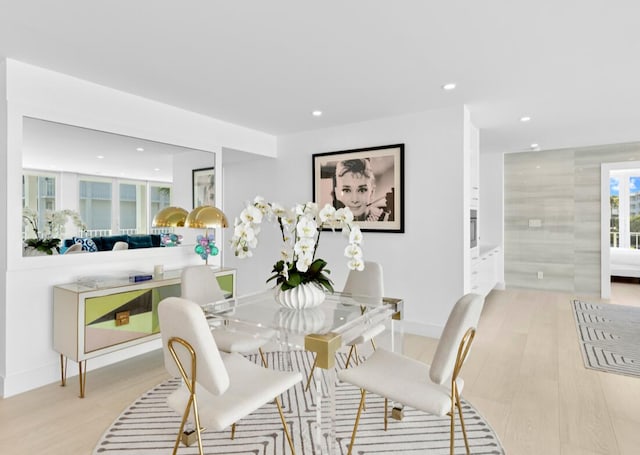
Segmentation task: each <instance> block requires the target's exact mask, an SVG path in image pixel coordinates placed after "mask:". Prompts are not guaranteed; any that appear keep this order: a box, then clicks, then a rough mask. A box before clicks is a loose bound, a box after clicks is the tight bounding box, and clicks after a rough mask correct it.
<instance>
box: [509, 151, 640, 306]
mask: <svg viewBox="0 0 640 455" xmlns="http://www.w3.org/2000/svg"><path fill="white" fill-rule="evenodd" d="M629 160H640V143H630V144H615V145H604V146H597V147H584V148H576V149H562V150H549V151H544V152H527V153H513V154H505V158H504V256H505V258H504V260H505V282H506V285H507V286H508V287H521V288H532V289H544V290H554V291H567V292H576V293H585V294H599V293H600V165H601V163H612V162H623V161H629ZM530 220H540V222H541V226H540V227H535V226H530V223H529V221H530ZM534 224H535V221H534ZM538 272H542V273H543V279H541V280H539V279H538V278H537V273H538Z"/></svg>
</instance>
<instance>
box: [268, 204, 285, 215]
mask: <svg viewBox="0 0 640 455" xmlns="http://www.w3.org/2000/svg"><path fill="white" fill-rule="evenodd" d="M271 211H272V212H273V214H274V215H275V216H276V217H278V218H283V217H285V216H287V210H286V209H285V208H284V207H283V206H281V205H280V204H278V203H273V204H271Z"/></svg>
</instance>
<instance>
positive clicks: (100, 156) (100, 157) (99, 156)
mask: <svg viewBox="0 0 640 455" xmlns="http://www.w3.org/2000/svg"><path fill="white" fill-rule="evenodd" d="M96 158H98V159H99V160H101V159H102V158H104V155H98V156H96Z"/></svg>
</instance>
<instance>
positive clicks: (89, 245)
mask: <svg viewBox="0 0 640 455" xmlns="http://www.w3.org/2000/svg"><path fill="white" fill-rule="evenodd" d="M71 240H73V243H79V244H81V245H82V249H83V250H84V251H90V252H94V251H98V247H97V246H96V244H95V243H94V242H93V240H91V239H89V238H86V237H72V239H71Z"/></svg>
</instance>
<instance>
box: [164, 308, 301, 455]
mask: <svg viewBox="0 0 640 455" xmlns="http://www.w3.org/2000/svg"><path fill="white" fill-rule="evenodd" d="M158 318H159V322H160V332H161V334H162V347H163V351H164V364H165V367H166V368H167V370H168V371H169V373H170V374H172V375H173V376H175V377H182V384H181V386H180V387H179V388H178V389H177V390H176V391H175V392H173V393H172V394H171V395H169V397H168V398H167V403H168V405H169V406H170V407H171V408H173V409H174V410H175V411H176V412H178V413H180V414H182V422H181V424H180V429H179V430H178V437H177V438H176V442H175V445H174V448H173V454H174V455H175V454H176V452H177V450H178V446H179V444H180V439H181V435H182V433H183V431H184V427H185V423H186V422H187V420H189V421H190V422H191V423H192V424H193V425H194V427H195V431H196V436H197V441H198V449H199V453H200V455H203V454H204V452H203V448H202V436H201V430H203V429H205V428H206V429H211V430H214V431H220V430H223V429H225V428H227V427H229V426H230V425H231V427H232V438H233V433H234V431H235V422H237V421H238V420H240V419H241V418H243V417H246V416H247V415H249V414H251V413H253V412H254V411H255V410H257V409H259V408H260V407H262V406H264V405H266V404H267V403H270V402H272V401H275V404H276V406H277V407H278V412H279V413H280V419H281V421H282V425H283V428H284V432H285V436H286V438H287V441H288V442H289V447H290V448H291V452H292V453H295V451H294V447H293V442H292V440H291V435H290V434H289V430H288V428H287V424H286V421H285V419H284V415H283V413H282V407H281V405H280V400H279V399H278V396H279V395H281V394H282V393H283V392H285V391H286V390H288V389H289V388H291V387H293V386H294V385H295V384H297V383H298V382H300V381H301V380H302V375H301V374H300V373H299V372H284V371H275V370H271V369H268V368H262V367H260V366H257V365H256V364H255V363H253V362H251V361H249V360H247V359H245V358H244V357H242V356H241V355H239V354H226V353H223V354H221V353H220V351H219V350H218V347H217V346H216V342H215V340H214V338H213V336H212V335H211V330H210V329H209V324H208V323H207V320H206V317H205V315H204V313H203V312H202V308H200V306H199V305H198V304H197V303H194V302H190V301H188V300H185V299H182V298H179V297H168V298H166V299H164V300H163V301H162V302H160V304H159V305H158Z"/></svg>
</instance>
